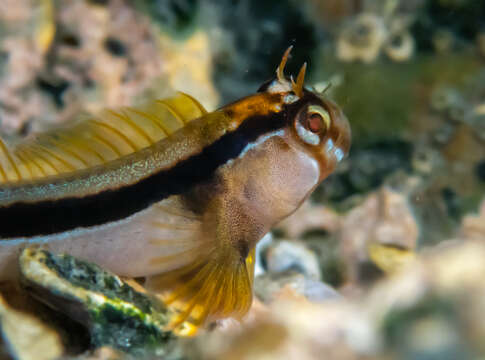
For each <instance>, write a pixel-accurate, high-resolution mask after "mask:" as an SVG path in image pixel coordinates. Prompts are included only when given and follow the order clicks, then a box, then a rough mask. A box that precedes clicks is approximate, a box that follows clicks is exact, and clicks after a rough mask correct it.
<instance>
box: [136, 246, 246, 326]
mask: <svg viewBox="0 0 485 360" xmlns="http://www.w3.org/2000/svg"><path fill="white" fill-rule="evenodd" d="M253 274H254V250H253V251H251V253H250V255H249V256H248V257H247V259H242V258H241V256H240V254H239V252H238V251H236V249H234V248H232V247H225V248H220V249H209V251H205V252H204V251H202V252H201V253H200V256H199V257H198V258H197V260H196V261H194V262H193V263H191V264H189V265H186V266H183V267H181V268H179V269H176V270H173V271H170V272H167V273H164V274H161V275H157V276H152V277H150V278H149V279H148V280H147V284H146V285H147V288H148V289H149V290H151V291H155V292H157V293H159V294H160V295H161V297H162V299H163V301H164V302H165V303H166V304H167V305H169V306H171V307H173V308H174V309H176V311H177V315H176V316H175V317H174V318H173V319H172V320H171V323H170V325H169V326H170V327H171V328H173V329H197V328H198V327H200V326H201V325H204V324H206V323H207V322H209V321H213V320H217V319H222V318H227V317H234V318H238V319H239V318H241V317H242V316H244V315H245V314H246V313H247V311H248V310H249V308H250V306H251V303H252V283H253ZM182 325H183V326H182Z"/></svg>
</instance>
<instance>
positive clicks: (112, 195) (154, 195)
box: [0, 113, 285, 239]
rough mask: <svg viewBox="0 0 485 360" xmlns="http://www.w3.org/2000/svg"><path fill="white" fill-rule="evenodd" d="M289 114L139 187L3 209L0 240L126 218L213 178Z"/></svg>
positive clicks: (252, 126)
mask: <svg viewBox="0 0 485 360" xmlns="http://www.w3.org/2000/svg"><path fill="white" fill-rule="evenodd" d="M284 125H285V116H284V115H283V114H281V113H279V114H274V115H272V116H255V117H251V118H248V119H246V120H245V121H244V122H243V123H242V124H241V125H240V127H239V128H238V129H237V130H236V131H234V132H231V133H227V134H226V135H224V136H223V137H221V138H220V139H219V140H217V141H216V142H214V143H213V144H212V145H210V146H209V147H207V148H206V149H204V150H203V151H202V152H201V153H199V154H196V155H194V156H192V157H191V158H189V159H187V160H186V161H182V162H180V163H179V164H178V165H176V166H175V167H173V168H171V169H166V170H162V171H160V172H158V173H155V174H153V175H152V176H150V177H148V178H146V179H143V180H141V181H139V182H137V183H135V184H133V185H130V186H125V187H121V188H119V189H116V190H108V191H104V192H101V193H99V194H96V195H91V196H86V197H83V198H64V199H60V200H54V201H53V200H46V201H41V202H37V203H14V204H12V205H9V206H7V207H0V221H1V225H0V238H4V239H5V238H15V237H28V236H38V235H49V234H55V233H60V232H63V231H68V230H73V229H75V228H79V227H91V226H95V225H101V224H105V223H108V222H112V221H116V220H121V219H124V218H126V217H128V216H130V215H133V214H135V213H136V212H139V211H141V210H143V209H146V208H147V207H149V206H150V205H152V204H153V203H155V202H158V201H161V200H163V199H164V198H167V197H169V196H171V195H176V194H182V193H184V192H186V191H188V190H190V189H191V188H192V187H193V186H194V185H196V184H199V183H201V182H203V181H206V180H208V179H210V177H211V176H212V175H213V173H214V171H215V170H216V169H217V168H218V167H219V166H220V165H222V164H225V163H226V162H227V161H228V160H230V159H233V158H236V157H237V156H238V155H239V154H240V153H241V151H242V150H243V149H244V148H245V147H246V145H247V144H248V143H250V142H252V141H254V140H256V139H257V138H258V137H259V136H260V135H262V134H264V133H267V132H270V131H274V130H277V129H279V128H282V127H283V126H284Z"/></svg>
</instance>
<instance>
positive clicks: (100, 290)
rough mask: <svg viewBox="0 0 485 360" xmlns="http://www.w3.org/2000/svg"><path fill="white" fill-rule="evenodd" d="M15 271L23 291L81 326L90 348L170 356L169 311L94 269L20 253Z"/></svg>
mask: <svg viewBox="0 0 485 360" xmlns="http://www.w3.org/2000/svg"><path fill="white" fill-rule="evenodd" d="M20 270H21V276H22V278H21V281H22V284H23V285H24V287H25V288H27V290H28V291H29V292H30V293H31V294H32V295H33V296H35V297H36V298H38V299H39V300H40V301H42V302H44V303H46V304H47V305H49V306H51V307H53V308H54V309H56V310H59V311H61V312H63V313H65V314H66V315H68V316H69V317H71V318H73V319H75V320H76V321H78V322H80V323H81V324H83V325H85V326H86V327H87V328H88V329H89V332H90V335H91V343H92V345H93V346H94V347H100V346H105V345H107V346H111V347H113V348H116V349H120V350H122V351H125V352H128V353H132V354H146V353H153V354H155V355H167V354H169V353H171V352H172V350H173V346H174V339H175V336H174V335H173V333H172V332H171V331H169V330H166V329H165V326H166V325H167V323H168V319H169V316H170V313H169V310H167V309H166V308H165V307H164V306H163V304H161V303H159V302H156V301H155V300H154V299H151V298H149V297H147V296H146V295H144V294H141V293H139V292H137V291H135V290H134V289H133V288H132V287H130V286H129V285H127V284H126V283H124V282H123V281H121V279H120V278H118V277H117V276H115V275H113V274H111V273H109V272H107V271H104V270H103V269H101V268H100V267H98V266H97V265H94V264H91V263H89V262H85V261H82V260H79V259H76V258H74V257H72V256H69V255H53V254H51V253H49V252H48V251H45V250H37V249H25V250H24V251H23V252H22V253H21V255H20Z"/></svg>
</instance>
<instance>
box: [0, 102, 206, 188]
mask: <svg viewBox="0 0 485 360" xmlns="http://www.w3.org/2000/svg"><path fill="white" fill-rule="evenodd" d="M204 113H206V111H205V109H204V108H203V107H202V105H200V104H199V103H198V102H197V101H196V100H194V99H193V98H192V97H191V96H189V95H187V94H183V93H177V94H176V95H175V96H174V97H172V98H167V99H161V100H155V101H152V102H150V103H147V104H145V105H142V106H140V107H136V108H135V107H126V108H122V109H119V110H110V109H106V110H104V111H103V112H101V113H100V114H99V115H97V116H92V117H89V118H87V119H86V120H84V121H79V122H77V123H75V124H74V125H72V126H71V127H69V128H61V129H58V130H54V131H50V132H47V133H45V134H39V135H37V136H35V137H33V138H32V139H27V140H25V141H23V142H21V143H20V144H18V145H17V146H8V145H7V144H6V143H4V142H3V141H2V140H1V139H0V184H2V183H14V182H17V181H21V180H32V179H36V178H41V177H45V176H51V175H59V174H62V173H67V172H72V171H76V170H81V169H85V168H89V167H93V166H97V165H100V164H104V163H107V162H109V161H112V160H115V159H117V158H119V157H122V156H124V155H128V154H130V153H133V152H136V151H139V150H140V149H142V148H145V147H148V146H151V145H153V144H154V143H155V142H157V141H159V140H161V139H163V138H166V137H168V136H170V135H171V134H172V133H174V132H175V131H177V130H178V129H180V128H181V127H183V126H185V125H186V124H187V123H188V122H190V121H191V120H193V119H195V118H197V117H200V116H201V115H203V114H204Z"/></svg>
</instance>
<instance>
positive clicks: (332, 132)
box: [258, 46, 351, 181]
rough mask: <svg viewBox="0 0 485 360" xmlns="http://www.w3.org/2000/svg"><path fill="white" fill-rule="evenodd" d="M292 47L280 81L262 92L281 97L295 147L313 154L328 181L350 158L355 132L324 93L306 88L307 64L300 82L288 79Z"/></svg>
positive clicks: (279, 72) (280, 71)
mask: <svg viewBox="0 0 485 360" xmlns="http://www.w3.org/2000/svg"><path fill="white" fill-rule="evenodd" d="M291 49H292V46H290V47H289V48H288V49H287V50H286V52H285V54H284V55H283V58H282V60H281V63H280V64H279V66H278V68H277V69H276V77H275V78H273V79H271V80H270V81H267V82H266V83H264V84H263V85H261V87H260V88H259V90H258V92H260V93H268V94H278V95H280V99H281V100H280V102H281V104H280V106H279V108H281V112H282V113H283V115H284V116H285V118H286V121H287V126H288V129H290V132H291V133H292V137H293V139H294V140H295V143H296V144H298V145H299V146H301V148H302V149H304V150H305V151H306V152H308V153H310V154H311V155H312V156H313V157H314V158H315V159H316V160H317V161H318V163H319V165H320V181H321V180H323V179H324V178H326V177H327V176H328V175H329V174H330V173H331V172H332V171H333V170H334V169H335V167H336V165H337V164H338V163H339V162H340V161H342V159H343V158H344V157H345V156H347V154H348V152H349V150H350V144H351V130H350V125H349V122H348V120H347V118H346V116H345V115H344V114H343V112H342V110H341V109H340V107H338V106H337V105H336V104H335V103H334V102H332V101H331V100H329V99H327V98H325V96H324V92H325V90H326V89H325V90H324V91H323V92H317V91H316V90H309V89H308V88H306V87H304V78H305V71H306V63H304V64H303V66H302V67H301V69H300V72H299V73H298V76H297V78H296V82H295V81H294V80H293V77H290V79H287V78H286V77H285V75H284V72H283V71H284V67H285V65H286V62H287V60H288V57H289V54H290V51H291Z"/></svg>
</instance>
